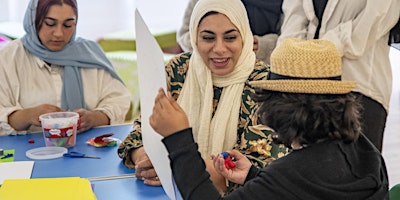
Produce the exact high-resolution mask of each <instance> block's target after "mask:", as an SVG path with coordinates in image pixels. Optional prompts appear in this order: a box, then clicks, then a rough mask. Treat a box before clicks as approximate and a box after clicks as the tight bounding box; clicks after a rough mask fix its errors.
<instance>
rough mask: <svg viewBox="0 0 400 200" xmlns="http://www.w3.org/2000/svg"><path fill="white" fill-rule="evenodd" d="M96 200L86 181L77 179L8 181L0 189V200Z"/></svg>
mask: <svg viewBox="0 0 400 200" xmlns="http://www.w3.org/2000/svg"><path fill="white" fill-rule="evenodd" d="M15 199H32V200H36V199H38V200H54V199H58V200H67V199H68V200H82V199H85V200H96V196H95V194H94V193H93V191H92V187H91V185H90V182H89V180H88V179H84V178H79V177H67V178H35V179H8V180H5V181H4V182H3V185H2V186H1V187H0V200H15Z"/></svg>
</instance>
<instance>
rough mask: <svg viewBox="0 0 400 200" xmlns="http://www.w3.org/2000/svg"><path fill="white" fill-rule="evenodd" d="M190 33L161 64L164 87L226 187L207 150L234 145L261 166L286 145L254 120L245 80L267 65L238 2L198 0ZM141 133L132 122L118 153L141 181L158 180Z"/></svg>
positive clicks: (263, 74) (257, 77) (262, 74)
mask: <svg viewBox="0 0 400 200" xmlns="http://www.w3.org/2000/svg"><path fill="white" fill-rule="evenodd" d="M190 35H191V37H190V38H191V43H192V46H193V47H194V48H193V52H192V53H183V54H180V55H177V56H176V57H175V58H173V59H172V60H171V61H170V62H169V64H167V66H166V70H167V74H168V77H167V81H168V85H169V90H170V92H171V94H172V95H173V96H174V98H175V99H176V100H177V102H178V103H179V105H181V107H182V108H183V110H184V111H185V113H186V114H187V115H188V118H189V122H190V125H191V127H193V133H194V138H195V140H196V142H197V143H198V144H199V150H200V152H201V153H202V155H203V156H204V158H203V159H204V160H205V162H206V164H207V166H208V167H209V168H208V171H209V172H210V173H211V176H212V179H213V181H214V184H216V185H219V186H220V187H219V188H220V190H221V191H226V181H225V179H224V178H222V177H217V176H216V174H214V173H213V171H214V169H213V167H212V161H211V160H210V159H209V158H208V157H209V156H210V155H211V154H216V153H220V152H222V151H226V150H231V149H233V148H235V149H238V150H240V151H241V152H242V153H244V154H245V155H247V156H248V158H249V159H250V160H251V161H252V163H253V164H254V165H255V166H258V167H263V166H266V165H267V164H268V163H270V162H271V161H272V160H275V159H276V158H278V157H281V156H283V155H285V154H286V153H287V149H286V148H284V147H283V146H278V145H275V144H273V142H272V134H273V133H274V132H273V131H272V130H271V129H269V128H268V127H265V126H260V125H258V124H257V117H256V115H255V114H254V111H255V109H256V105H255V103H254V101H253V100H252V99H251V97H250V94H251V93H252V91H253V90H254V89H253V88H252V87H251V85H250V84H249V81H253V80H261V79H266V75H267V73H268V68H267V66H265V65H264V64H262V62H256V57H255V54H254V52H253V35H252V32H251V30H250V26H249V22H248V19H247V13H246V10H245V8H244V6H243V4H242V3H241V2H240V1H230V0H222V1H221V0H218V1H215V0H200V1H199V2H198V3H197V5H196V6H195V8H194V10H193V13H192V16H191V20H190ZM135 124H137V125H139V121H138V120H137V121H135ZM140 134H141V132H140V126H135V130H133V131H132V132H131V134H130V135H129V136H128V137H127V138H126V139H125V141H124V142H123V143H122V144H121V146H120V148H119V151H118V153H119V156H120V157H121V158H123V159H124V162H125V164H126V165H127V166H135V167H136V175H137V176H138V177H139V178H142V179H143V180H144V181H145V183H146V184H150V185H156V184H157V183H158V184H159V181H158V179H157V177H156V173H155V171H154V169H152V165H151V162H150V160H148V157H147V155H146V154H145V152H144V149H143V148H141V147H142V142H141V136H140ZM209 164H210V165H209ZM150 170H151V171H152V172H150ZM231 188H232V185H231V186H230V189H231Z"/></svg>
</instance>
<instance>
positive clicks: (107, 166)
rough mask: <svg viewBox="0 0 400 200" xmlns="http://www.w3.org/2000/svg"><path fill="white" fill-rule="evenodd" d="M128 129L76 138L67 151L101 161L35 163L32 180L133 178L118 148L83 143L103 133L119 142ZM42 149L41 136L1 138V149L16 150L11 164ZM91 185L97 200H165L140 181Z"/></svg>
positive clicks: (161, 192) (158, 189)
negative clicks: (109, 134)
mask: <svg viewBox="0 0 400 200" xmlns="http://www.w3.org/2000/svg"><path fill="white" fill-rule="evenodd" d="M131 129H132V125H131V124H124V125H116V126H102V127H96V128H92V129H91V130H89V131H86V132H83V133H80V134H78V135H77V140H76V145H75V146H74V147H71V148H69V149H68V151H78V152H81V153H85V154H87V155H94V156H98V157H100V159H91V158H69V157H61V158H55V159H49V160H34V161H35V164H34V167H33V171H32V176H31V178H52V177H73V176H76V177H82V178H94V177H101V176H116V175H121V174H132V173H134V172H135V170H134V169H130V168H128V167H126V166H125V165H124V164H123V163H122V162H121V158H119V157H118V155H117V148H118V147H117V146H114V147H102V148H97V147H93V146H90V145H88V144H87V143H86V141H87V140H88V139H90V138H93V137H96V136H99V135H102V134H106V133H113V134H114V135H113V136H112V137H114V138H118V139H120V140H121V141H122V140H123V139H124V138H125V137H126V136H127V135H128V133H129V132H130V131H131ZM31 139H33V140H34V141H35V142H34V143H29V142H28V140H31ZM44 146H45V143H44V139H43V135H42V133H33V134H27V135H16V136H1V137H0V148H2V149H4V150H8V149H14V150H15V155H14V161H25V160H31V159H30V158H28V157H26V155H25V152H26V151H27V150H30V149H34V148H38V147H44ZM92 184H93V185H94V192H95V194H96V197H97V199H98V200H110V199H121V200H123V199H143V200H146V199H168V196H167V195H166V194H165V192H164V190H163V189H162V187H154V186H147V185H144V184H143V181H140V180H137V179H136V178H124V179H115V180H103V181H93V182H92Z"/></svg>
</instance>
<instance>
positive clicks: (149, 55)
mask: <svg viewBox="0 0 400 200" xmlns="http://www.w3.org/2000/svg"><path fill="white" fill-rule="evenodd" d="M135 30H136V53H137V66H138V77H139V91H140V102H141V105H140V109H141V118H142V138H143V146H144V149H145V150H146V152H147V154H148V156H149V158H150V160H151V162H152V163H153V166H154V168H155V170H156V172H157V174H158V177H159V178H160V181H161V183H162V186H163V188H164V190H165V192H166V193H167V195H168V197H169V198H170V199H180V198H181V196H180V193H179V191H178V189H177V187H176V184H175V182H174V180H173V177H172V172H171V168H170V161H169V159H168V152H167V150H166V148H165V146H164V145H163V143H162V142H161V139H162V137H161V136H160V135H158V134H157V133H156V132H155V131H154V130H153V129H152V128H151V126H150V124H149V117H150V115H151V113H152V110H153V106H154V100H155V97H156V95H157V92H158V89H159V88H160V87H161V88H164V90H166V87H167V85H166V84H167V83H166V75H165V67H164V58H163V53H162V51H161V48H160V46H159V45H158V43H157V41H156V39H155V38H154V36H153V35H152V34H151V32H150V31H149V29H148V27H147V25H146V24H145V22H144V20H143V18H142V16H141V15H140V13H139V11H138V10H137V9H136V11H135Z"/></svg>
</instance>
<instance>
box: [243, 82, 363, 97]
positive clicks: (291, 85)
mask: <svg viewBox="0 0 400 200" xmlns="http://www.w3.org/2000/svg"><path fill="white" fill-rule="evenodd" d="M250 84H251V85H252V86H253V87H256V88H261V89H265V90H271V91H278V92H288V93H306V94H346V93H349V92H351V91H352V90H353V89H354V88H355V86H356V82H354V81H333V80H260V81H251V82H250Z"/></svg>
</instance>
